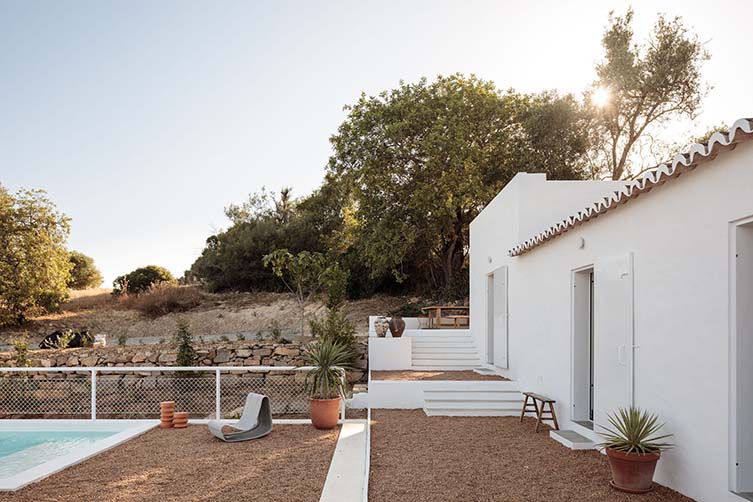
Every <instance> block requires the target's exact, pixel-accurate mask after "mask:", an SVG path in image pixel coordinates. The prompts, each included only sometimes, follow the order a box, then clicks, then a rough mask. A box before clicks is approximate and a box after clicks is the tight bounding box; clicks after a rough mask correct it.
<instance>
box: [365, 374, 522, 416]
mask: <svg viewBox="0 0 753 502" xmlns="http://www.w3.org/2000/svg"><path fill="white" fill-rule="evenodd" d="M484 389H489V390H492V389H493V390H498V391H501V390H518V386H517V382H505V381H439V380H369V408H377V409H378V408H382V409H403V410H414V409H418V408H423V407H424V404H425V403H424V390H445V391H446V390H451V391H453V390H455V391H457V390H465V391H468V392H478V391H479V390H484Z"/></svg>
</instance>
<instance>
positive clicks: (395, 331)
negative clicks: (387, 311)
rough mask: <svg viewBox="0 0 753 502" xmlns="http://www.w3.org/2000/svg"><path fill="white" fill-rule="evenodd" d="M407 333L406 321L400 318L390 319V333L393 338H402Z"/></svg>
mask: <svg viewBox="0 0 753 502" xmlns="http://www.w3.org/2000/svg"><path fill="white" fill-rule="evenodd" d="M403 331H405V321H404V320H403V318H402V317H400V316H393V317H392V318H390V333H392V337H393V338H400V337H401V336H403Z"/></svg>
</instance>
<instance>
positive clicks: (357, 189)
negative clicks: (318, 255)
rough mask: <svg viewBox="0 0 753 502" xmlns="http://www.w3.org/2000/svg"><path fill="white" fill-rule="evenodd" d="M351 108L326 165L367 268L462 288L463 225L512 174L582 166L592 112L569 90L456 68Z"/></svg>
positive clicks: (579, 171) (566, 175)
mask: <svg viewBox="0 0 753 502" xmlns="http://www.w3.org/2000/svg"><path fill="white" fill-rule="evenodd" d="M346 109H347V111H348V116H347V118H346V120H345V121H344V122H343V124H342V125H341V126H340V127H339V129H338V131H337V134H335V135H334V136H333V137H332V138H331V143H332V146H333V150H334V154H333V156H332V157H331V159H330V162H329V166H328V171H329V173H330V175H331V180H332V181H331V182H334V183H338V184H341V185H342V186H345V187H347V189H348V195H349V196H350V197H351V198H352V200H353V202H354V207H356V208H357V211H356V212H355V232H354V233H355V241H356V246H357V249H358V251H359V253H360V255H361V257H362V258H363V259H364V261H365V262H366V264H367V266H368V268H369V270H370V273H371V274H372V275H374V276H379V275H380V274H383V273H385V272H390V273H392V274H393V275H394V276H395V278H396V279H397V280H398V281H400V280H403V279H405V278H406V277H408V276H412V280H414V281H418V282H421V283H423V284H424V285H427V286H429V287H430V288H432V289H440V290H444V291H446V292H447V293H448V294H450V295H454V294H455V293H456V292H457V293H460V292H461V291H462V292H465V289H466V288H467V274H465V273H464V272H463V270H464V268H465V267H466V266H467V254H468V228H469V224H470V222H471V221H472V220H473V218H475V217H476V215H477V214H478V212H479V211H480V210H481V209H482V208H483V207H484V205H485V204H487V203H488V202H489V201H490V200H491V199H492V198H493V197H494V196H495V195H496V194H497V192H499V190H501V189H502V187H504V186H505V184H507V182H508V181H509V180H510V179H511V178H512V177H513V176H514V175H515V174H516V173H517V172H519V171H527V172H545V173H547V174H548V175H549V177H550V178H551V179H578V178H581V177H583V175H584V174H585V172H586V171H585V169H584V167H585V162H584V153H585V152H586V148H587V146H588V135H587V132H588V130H587V125H588V121H587V118H586V116H585V115H584V114H583V113H582V110H581V109H580V107H579V105H578V103H577V102H576V100H575V99H573V98H572V97H571V96H565V97H559V96H558V95H557V94H555V93H544V94H539V95H523V94H517V93H515V92H513V91H507V92H500V91H499V90H498V89H497V88H496V87H495V86H494V84H493V83H492V82H489V81H484V80H481V79H478V78H477V77H475V76H473V75H471V76H470V77H466V76H463V75H460V74H456V75H451V76H449V77H442V76H440V77H438V78H437V79H436V80H435V81H433V82H429V81H428V80H427V79H422V80H420V81H419V82H417V83H415V84H406V83H404V82H401V83H400V85H399V87H397V88H396V89H393V90H391V91H385V92H383V93H381V94H380V95H378V96H366V95H362V96H361V98H360V99H359V100H358V102H357V103H356V104H355V105H353V106H350V107H347V108H346Z"/></svg>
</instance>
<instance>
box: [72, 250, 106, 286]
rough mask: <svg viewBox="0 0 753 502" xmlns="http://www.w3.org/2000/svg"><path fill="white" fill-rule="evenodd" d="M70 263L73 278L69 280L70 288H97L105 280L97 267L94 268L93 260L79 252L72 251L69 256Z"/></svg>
mask: <svg viewBox="0 0 753 502" xmlns="http://www.w3.org/2000/svg"><path fill="white" fill-rule="evenodd" d="M68 261H70V262H71V278H70V279H69V280H68V287H69V288H71V289H88V288H97V287H99V286H100V285H101V284H102V281H103V280H104V278H103V277H102V274H101V273H100V271H99V270H98V269H97V267H96V266H94V259H93V258H91V257H90V256H86V255H85V254H84V253H79V252H78V251H71V252H70V254H69V255H68Z"/></svg>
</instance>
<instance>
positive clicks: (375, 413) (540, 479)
mask: <svg viewBox="0 0 753 502" xmlns="http://www.w3.org/2000/svg"><path fill="white" fill-rule="evenodd" d="M372 419H373V424H372V429H371V434H372V440H371V441H372V443H371V444H372V446H371V478H370V482H369V501H370V502H393V501H398V500H408V501H411V502H429V501H431V502H435V501H456V500H457V501H461V500H462V501H466V500H468V501H471V500H472V501H476V502H485V501H486V502H488V501H534V502H535V501H542V502H543V501H546V502H550V501H569V500H573V501H575V500H577V501H582V500H587V501H612V500H615V501H630V500H632V501H635V502H637V501H686V500H690V499H688V498H686V497H684V496H682V495H680V494H678V493H677V492H674V491H672V490H669V489H668V488H665V487H663V486H657V487H656V490H654V491H653V492H651V493H650V494H648V495H644V496H639V495H628V494H625V493H621V492H617V491H615V490H613V489H612V488H610V486H609V480H610V474H609V465H608V464H607V459H606V458H605V457H604V456H603V455H601V454H600V453H598V452H596V451H572V450H569V449H567V448H566V447H564V446H562V445H561V444H559V443H557V442H556V441H554V440H553V439H551V438H549V434H548V430H547V432H544V431H542V432H539V433H538V434H536V433H534V432H533V429H534V427H535V421H534V419H526V420H524V422H523V423H522V424H521V423H520V422H519V419H518V418H515V417H504V418H499V417H427V416H426V415H424V413H423V412H422V411H420V410H372Z"/></svg>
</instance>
